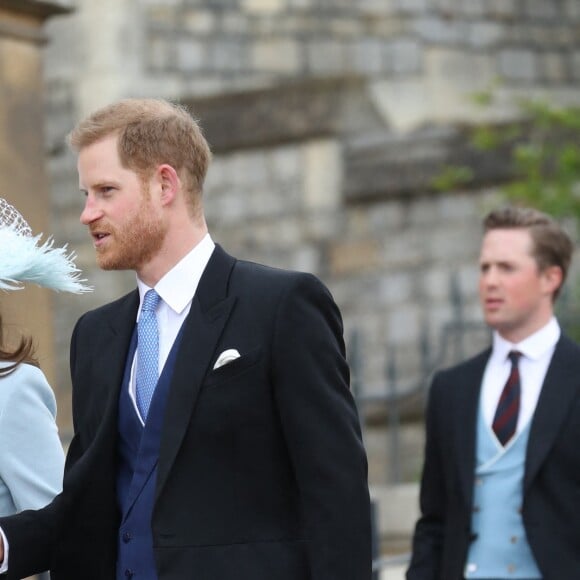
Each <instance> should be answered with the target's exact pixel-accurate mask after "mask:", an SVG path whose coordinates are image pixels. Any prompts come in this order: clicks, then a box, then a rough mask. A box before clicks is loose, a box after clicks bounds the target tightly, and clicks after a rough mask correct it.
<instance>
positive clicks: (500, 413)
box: [492, 351, 522, 446]
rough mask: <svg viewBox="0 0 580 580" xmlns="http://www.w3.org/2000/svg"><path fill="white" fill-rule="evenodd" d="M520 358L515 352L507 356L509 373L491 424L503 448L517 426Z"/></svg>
mask: <svg viewBox="0 0 580 580" xmlns="http://www.w3.org/2000/svg"><path fill="white" fill-rule="evenodd" d="M521 356H522V353H521V352H517V351H511V352H510V353H509V355H508V357H509V359H510V361H511V363H512V366H511V371H510V375H509V377H508V380H507V382H506V384H505V387H504V388H503V391H502V393H501V396H500V398H499V402H498V404H497V409H496V411H495V417H494V419H493V424H492V428H493V430H494V432H495V434H496V435H497V438H498V439H499V441H500V443H501V444H502V445H504V446H505V445H506V443H507V442H508V441H509V440H510V439H511V438H512V437H513V436H514V433H515V432H516V427H517V425H518V415H519V411H520V391H521V385H520V371H519V368H518V361H519V359H520V357H521Z"/></svg>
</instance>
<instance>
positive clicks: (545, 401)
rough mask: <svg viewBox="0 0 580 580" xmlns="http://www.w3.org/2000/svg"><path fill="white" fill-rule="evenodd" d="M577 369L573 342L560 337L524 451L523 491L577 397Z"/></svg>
mask: <svg viewBox="0 0 580 580" xmlns="http://www.w3.org/2000/svg"><path fill="white" fill-rule="evenodd" d="M579 373H580V368H579V365H578V362H577V349H576V346H575V345H574V343H573V342H572V341H571V340H570V339H569V338H567V337H565V336H562V337H561V338H560V340H559V341H558V344H557V345H556V349H555V350H554V355H553V356H552V360H551V361H550V366H549V367H548V372H547V373H546V378H545V379H544V384H543V386H542V391H541V393H540V398H539V400H538V404H537V407H536V411H535V413H534V416H533V419H532V425H531V430H530V438H529V441H528V448H527V452H526V473H525V477H524V492H525V491H527V489H528V488H529V485H530V483H531V482H532V480H533V479H534V477H535V475H536V474H537V473H538V470H539V469H540V466H541V465H542V463H543V461H544V460H545V459H546V457H547V455H548V453H549V451H550V449H551V447H552V445H553V444H554V440H555V439H556V436H557V435H558V432H559V430H560V427H561V425H562V422H563V421H564V419H565V418H566V416H567V414H568V411H569V410H570V408H571V404H572V400H573V399H574V397H576V396H577V394H578V389H579V388H580V380H578V376H579Z"/></svg>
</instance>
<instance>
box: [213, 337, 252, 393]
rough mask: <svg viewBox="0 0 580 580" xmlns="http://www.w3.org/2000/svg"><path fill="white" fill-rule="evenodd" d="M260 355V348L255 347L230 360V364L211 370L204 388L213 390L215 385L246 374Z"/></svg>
mask: <svg viewBox="0 0 580 580" xmlns="http://www.w3.org/2000/svg"><path fill="white" fill-rule="evenodd" d="M261 355H262V348H261V347H257V348H254V349H252V350H250V351H249V352H247V353H241V355H240V356H239V357H238V358H236V359H234V360H232V361H231V362H229V363H227V364H225V365H223V366H221V367H219V368H217V369H214V370H212V371H211V372H210V373H209V374H208V375H207V379H206V381H205V388H214V387H216V386H217V385H220V384H222V383H225V382H227V381H229V380H231V379H234V378H236V377H238V376H240V375H242V374H244V373H246V372H248V371H249V370H250V369H251V368H252V367H253V366H254V365H256V364H257V363H258V361H259V360H260V357H261Z"/></svg>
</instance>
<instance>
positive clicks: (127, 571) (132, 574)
mask: <svg viewBox="0 0 580 580" xmlns="http://www.w3.org/2000/svg"><path fill="white" fill-rule="evenodd" d="M134 575H135V572H133V570H130V569H129V568H127V569H126V570H125V577H126V578H133V576H134Z"/></svg>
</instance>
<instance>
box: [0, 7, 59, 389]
mask: <svg viewBox="0 0 580 580" xmlns="http://www.w3.org/2000/svg"><path fill="white" fill-rule="evenodd" d="M69 11H70V8H69V7H68V6H67V5H66V4H65V3H63V2H43V1H33V0H3V1H2V3H1V4H0V196H2V197H5V198H6V199H7V200H8V201H9V202H10V203H12V204H13V205H14V206H15V207H16V208H17V209H18V210H19V211H20V212H21V213H22V214H23V215H24V217H25V218H26V219H27V220H28V222H29V224H30V226H31V227H32V230H33V232H34V233H41V232H44V233H47V234H48V233H50V200H49V183H48V175H47V171H46V167H45V152H44V133H43V105H44V103H43V81H42V47H43V44H44V43H45V36H44V33H43V24H44V22H45V21H46V19H47V18H49V17H51V16H54V15H59V14H65V13H67V12H69ZM60 241H62V240H60ZM1 251H2V248H0V252H1ZM0 312H1V314H2V317H3V321H4V328H5V334H6V335H7V338H9V339H12V340H17V339H18V336H19V334H22V333H24V334H29V335H32V336H33V337H34V340H35V343H36V346H37V355H38V358H39V361H40V364H41V367H42V369H43V370H44V372H45V373H46V375H47V377H48V379H49V381H50V382H51V383H52V382H53V381H54V380H55V376H54V375H55V364H54V345H53V343H54V340H53V309H52V302H51V295H50V291H48V290H43V289H40V288H38V287H28V288H26V289H25V290H20V291H17V292H0Z"/></svg>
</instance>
